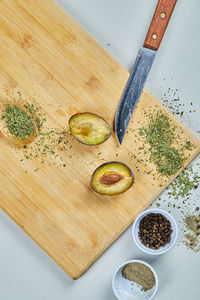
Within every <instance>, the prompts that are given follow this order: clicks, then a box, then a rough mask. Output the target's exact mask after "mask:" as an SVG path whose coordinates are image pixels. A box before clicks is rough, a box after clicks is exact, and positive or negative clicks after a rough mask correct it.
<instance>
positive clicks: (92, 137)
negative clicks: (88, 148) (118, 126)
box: [69, 112, 111, 145]
mask: <svg viewBox="0 0 200 300" xmlns="http://www.w3.org/2000/svg"><path fill="white" fill-rule="evenodd" d="M69 128H70V131H71V134H72V135H73V137H75V138H76V139H77V140H78V141H79V142H81V143H83V144H86V145H99V144H102V143H103V142H105V141H106V140H107V139H108V138H109V137H110V135H111V127H110V125H109V124H108V123H107V122H106V121H105V120H104V119H103V118H102V117H100V116H99V115H96V114H93V113H89V112H83V113H78V114H75V115H73V116H72V117H71V118H70V119H69Z"/></svg>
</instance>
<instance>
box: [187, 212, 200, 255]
mask: <svg viewBox="0 0 200 300" xmlns="http://www.w3.org/2000/svg"><path fill="white" fill-rule="evenodd" d="M198 210H199V209H197V211H198ZM184 223H185V225H186V233H185V235H184V238H185V240H184V243H185V245H186V246H187V247H188V248H190V249H192V250H193V251H195V252H199V251H200V214H194V215H189V216H187V217H186V218H185V220H184Z"/></svg>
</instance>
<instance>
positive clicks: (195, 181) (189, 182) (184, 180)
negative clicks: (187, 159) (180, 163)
mask: <svg viewBox="0 0 200 300" xmlns="http://www.w3.org/2000/svg"><path fill="white" fill-rule="evenodd" d="M199 180H200V176H199V175H198V173H197V172H194V171H193V168H192V167H191V166H190V167H188V168H186V169H185V170H184V171H182V172H181V174H180V175H179V176H178V177H177V178H176V179H175V180H174V181H173V182H172V183H171V185H170V186H169V187H168V195H169V197H170V198H171V197H174V198H175V199H178V198H179V197H182V198H183V199H186V198H187V197H188V196H190V195H191V193H192V191H193V190H194V189H197V188H198V186H199Z"/></svg>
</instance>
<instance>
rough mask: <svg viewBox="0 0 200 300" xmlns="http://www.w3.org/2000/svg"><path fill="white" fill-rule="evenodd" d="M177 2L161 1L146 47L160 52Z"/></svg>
mask: <svg viewBox="0 0 200 300" xmlns="http://www.w3.org/2000/svg"><path fill="white" fill-rule="evenodd" d="M176 2H177V0H159V1H158V4H157V7H156V10H155V13H154V16H153V19H152V21H151V25H150V27H149V31H148V33H147V36H146V39H145V42H144V47H146V48H149V49H152V50H158V48H159V46H160V43H161V41H162V38H163V35H164V33H165V30H166V28H167V25H168V23H169V20H170V17H171V15H172V12H173V10H174V7H175V5H176Z"/></svg>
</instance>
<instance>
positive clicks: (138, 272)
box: [122, 262, 155, 292]
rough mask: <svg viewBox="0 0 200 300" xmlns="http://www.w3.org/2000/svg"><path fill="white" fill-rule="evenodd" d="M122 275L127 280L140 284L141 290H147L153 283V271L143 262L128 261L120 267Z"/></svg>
mask: <svg viewBox="0 0 200 300" xmlns="http://www.w3.org/2000/svg"><path fill="white" fill-rule="evenodd" d="M122 276H123V277H124V278H125V279H128V280H129V281H133V282H136V283H137V284H139V285H141V286H142V290H143V291H145V292H146V291H148V290H150V289H151V288H152V287H154V285H155V276H154V274H153V272H152V271H151V270H150V269H149V268H148V267H147V266H146V265H144V264H141V263H137V262H135V263H129V264H127V265H126V266H125V267H124V268H123V269H122Z"/></svg>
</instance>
